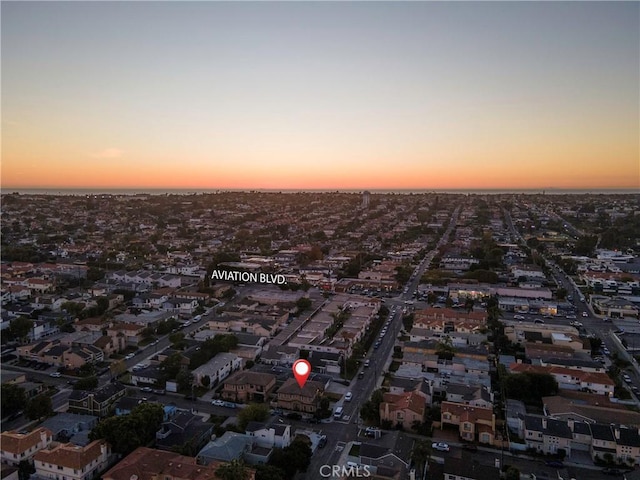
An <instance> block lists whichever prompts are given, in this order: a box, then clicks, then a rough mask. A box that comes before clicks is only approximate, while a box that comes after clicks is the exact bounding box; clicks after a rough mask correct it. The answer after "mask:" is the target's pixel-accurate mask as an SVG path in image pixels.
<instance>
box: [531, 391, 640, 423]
mask: <svg viewBox="0 0 640 480" xmlns="http://www.w3.org/2000/svg"><path fill="white" fill-rule="evenodd" d="M542 403H543V405H544V413H545V414H547V415H549V416H551V417H553V418H557V419H561V420H562V419H564V420H569V421H571V420H573V421H576V422H578V421H582V422H588V423H607V424H609V423H617V424H621V425H628V426H630V427H635V428H638V427H640V413H638V412H635V411H633V410H628V409H627V408H626V407H625V406H624V405H620V404H618V403H613V402H611V401H610V400H609V399H608V398H607V397H603V396H602V395H596V394H592V393H582V392H578V391H572V390H564V391H561V392H560V394H559V395H554V396H551V397H543V398H542Z"/></svg>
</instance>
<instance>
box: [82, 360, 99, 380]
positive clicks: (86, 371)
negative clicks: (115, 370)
mask: <svg viewBox="0 0 640 480" xmlns="http://www.w3.org/2000/svg"><path fill="white" fill-rule="evenodd" d="M78 373H79V374H80V376H81V377H90V376H92V375H95V374H96V366H95V365H94V364H93V363H90V362H87V363H85V364H83V365H81V366H80V368H79V369H78Z"/></svg>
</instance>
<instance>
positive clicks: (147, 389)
mask: <svg viewBox="0 0 640 480" xmlns="http://www.w3.org/2000/svg"><path fill="white" fill-rule="evenodd" d="M140 390H141V391H142V392H145V393H151V392H153V389H152V388H151V387H143V388H141V389H140Z"/></svg>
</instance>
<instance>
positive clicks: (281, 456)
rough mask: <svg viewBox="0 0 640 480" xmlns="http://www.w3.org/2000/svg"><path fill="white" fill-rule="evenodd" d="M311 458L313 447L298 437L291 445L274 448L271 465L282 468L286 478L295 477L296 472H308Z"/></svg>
mask: <svg viewBox="0 0 640 480" xmlns="http://www.w3.org/2000/svg"><path fill="white" fill-rule="evenodd" d="M310 460H311V447H310V446H309V445H308V443H307V442H305V441H304V440H301V439H299V438H296V439H295V440H294V441H293V442H291V445H289V446H288V447H286V448H283V449H276V450H274V452H273V454H272V455H271V458H270V459H269V465H273V466H275V467H278V468H279V469H281V470H282V471H283V472H284V474H285V478H293V477H294V476H295V474H296V472H298V471H301V472H306V471H307V467H308V466H309V462H310Z"/></svg>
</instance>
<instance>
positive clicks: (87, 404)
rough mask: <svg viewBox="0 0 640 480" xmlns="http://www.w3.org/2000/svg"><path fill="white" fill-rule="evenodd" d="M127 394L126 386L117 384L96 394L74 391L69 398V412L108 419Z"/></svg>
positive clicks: (107, 386)
mask: <svg viewBox="0 0 640 480" xmlns="http://www.w3.org/2000/svg"><path fill="white" fill-rule="evenodd" d="M125 392H126V388H125V387H124V385H120V384H117V383H110V384H107V385H105V386H104V387H102V388H101V389H99V390H97V391H95V392H89V391H86V390H74V391H73V392H71V395H70V396H69V412H71V413H82V414H85V415H96V416H98V417H106V416H107V415H108V414H109V412H110V410H111V408H112V407H113V404H114V403H115V402H116V401H117V400H118V399H119V398H120V397H124V394H125Z"/></svg>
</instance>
